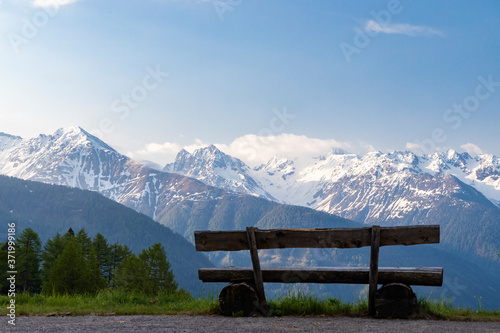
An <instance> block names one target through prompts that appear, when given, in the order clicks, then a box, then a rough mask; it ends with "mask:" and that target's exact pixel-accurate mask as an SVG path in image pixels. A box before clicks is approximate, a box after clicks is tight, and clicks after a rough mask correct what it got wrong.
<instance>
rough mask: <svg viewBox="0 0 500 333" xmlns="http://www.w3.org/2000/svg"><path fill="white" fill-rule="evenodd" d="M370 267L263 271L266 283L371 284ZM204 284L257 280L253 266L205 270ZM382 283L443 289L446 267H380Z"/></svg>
mask: <svg viewBox="0 0 500 333" xmlns="http://www.w3.org/2000/svg"><path fill="white" fill-rule="evenodd" d="M369 273H370V268H369V267H314V268H309V269H308V268H294V267H268V268H262V277H263V279H264V282H281V283H299V282H300V283H346V284H368V282H369ZM198 275H199V278H200V280H202V281H203V282H231V281H235V280H236V281H245V280H247V281H253V270H252V268H251V267H224V268H201V269H200V270H199V271H198ZM378 283H379V284H387V283H404V284H407V285H415V286H442V285H443V268H442V267H379V269H378Z"/></svg>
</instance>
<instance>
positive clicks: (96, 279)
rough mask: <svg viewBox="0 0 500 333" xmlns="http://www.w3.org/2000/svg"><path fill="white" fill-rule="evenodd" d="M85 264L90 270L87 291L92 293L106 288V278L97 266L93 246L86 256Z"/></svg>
mask: <svg viewBox="0 0 500 333" xmlns="http://www.w3.org/2000/svg"><path fill="white" fill-rule="evenodd" d="M87 265H88V267H89V270H90V277H89V285H90V286H89V290H88V291H89V292H90V293H94V292H98V291H99V290H102V289H104V288H106V280H105V279H104V278H103V277H102V274H101V269H100V268H99V263H98V261H97V256H96V254H95V251H94V248H93V247H91V248H90V252H89V255H88V258H87Z"/></svg>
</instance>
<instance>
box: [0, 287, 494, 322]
mask: <svg viewBox="0 0 500 333" xmlns="http://www.w3.org/2000/svg"><path fill="white" fill-rule="evenodd" d="M8 303H9V298H8V297H7V296H0V306H1V309H2V310H1V314H2V315H5V314H7V305H8ZM478 305H479V306H478V309H477V310H473V309H470V308H469V309H462V308H458V307H454V306H452V305H451V304H450V302H448V301H444V300H439V301H430V300H427V299H423V298H422V299H419V310H418V314H417V316H416V318H417V319H443V320H463V321H500V311H489V310H484V309H481V306H480V304H478ZM268 309H269V315H270V316H310V315H316V316H337V315H343V316H367V313H368V302H367V300H365V299H360V300H358V301H356V302H344V301H342V300H339V299H336V298H330V297H329V298H327V299H319V298H317V297H315V296H313V295H308V294H303V293H288V294H286V295H282V296H277V297H275V298H273V299H271V300H269V301H268ZM219 312H220V311H219V303H218V295H217V294H214V293H210V294H207V295H206V296H204V297H200V298H193V297H192V296H191V295H189V294H188V293H186V292H183V291H182V290H180V291H177V292H175V293H160V294H157V295H156V296H149V295H143V294H139V293H130V292H128V293H127V292H123V291H119V290H105V291H101V292H99V293H98V294H97V295H72V296H69V295H59V296H51V295H44V294H36V295H29V294H18V295H17V296H16V315H18V316H46V315H78V316H79V315H160V314H161V315H173V314H190V315H205V314H219ZM234 315H235V316H238V315H239V314H237V313H235V314H234Z"/></svg>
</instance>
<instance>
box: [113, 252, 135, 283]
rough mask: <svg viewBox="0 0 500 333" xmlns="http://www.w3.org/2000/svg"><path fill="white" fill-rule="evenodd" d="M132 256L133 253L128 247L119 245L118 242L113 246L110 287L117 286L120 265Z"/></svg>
mask: <svg viewBox="0 0 500 333" xmlns="http://www.w3.org/2000/svg"><path fill="white" fill-rule="evenodd" d="M131 255H132V251H131V250H130V248H129V247H128V246H127V245H122V244H119V243H118V242H116V243H114V244H113V245H111V263H110V268H111V275H110V279H109V280H108V284H109V286H110V287H115V286H116V276H115V274H116V270H117V268H118V266H120V264H122V263H123V262H125V260H126V259H127V258H128V257H130V256H131Z"/></svg>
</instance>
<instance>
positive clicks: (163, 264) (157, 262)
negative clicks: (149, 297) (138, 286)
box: [139, 243, 177, 294]
mask: <svg viewBox="0 0 500 333" xmlns="http://www.w3.org/2000/svg"><path fill="white" fill-rule="evenodd" d="M139 259H140V260H141V261H143V262H144V264H145V267H146V276H147V280H146V282H145V283H144V286H143V291H144V292H146V293H148V294H157V293H158V292H159V291H160V290H164V291H167V292H173V291H175V290H176V289H177V283H176V282H175V280H174V274H173V273H172V270H171V269H170V263H169V262H168V260H167V253H166V252H165V248H164V247H163V245H161V244H160V243H156V244H153V245H151V246H150V247H149V248H147V249H144V250H143V251H142V252H141V254H140V255H139Z"/></svg>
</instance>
